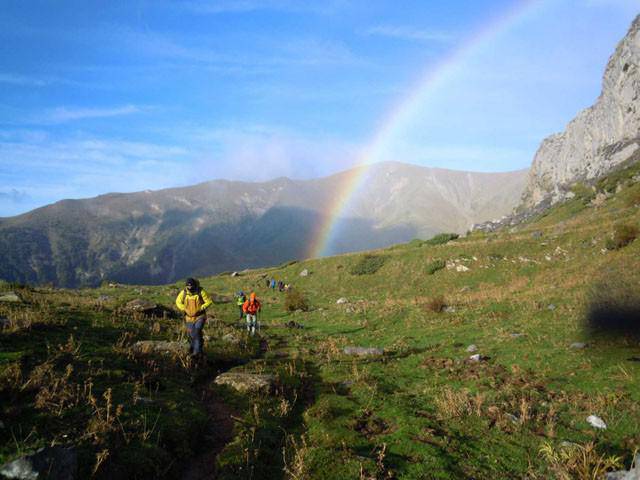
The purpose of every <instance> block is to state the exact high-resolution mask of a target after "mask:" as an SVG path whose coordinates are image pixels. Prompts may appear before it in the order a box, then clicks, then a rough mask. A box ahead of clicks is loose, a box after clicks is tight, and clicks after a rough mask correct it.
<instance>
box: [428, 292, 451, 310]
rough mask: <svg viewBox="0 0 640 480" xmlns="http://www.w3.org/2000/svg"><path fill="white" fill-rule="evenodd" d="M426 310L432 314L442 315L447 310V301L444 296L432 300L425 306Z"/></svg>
mask: <svg viewBox="0 0 640 480" xmlns="http://www.w3.org/2000/svg"><path fill="white" fill-rule="evenodd" d="M425 308H426V309H427V310H429V311H431V312H436V313H440V312H443V311H444V309H445V308H447V301H446V300H445V299H444V297H443V296H442V295H438V296H436V297H433V298H431V299H430V300H429V301H428V302H427V303H426V305H425Z"/></svg>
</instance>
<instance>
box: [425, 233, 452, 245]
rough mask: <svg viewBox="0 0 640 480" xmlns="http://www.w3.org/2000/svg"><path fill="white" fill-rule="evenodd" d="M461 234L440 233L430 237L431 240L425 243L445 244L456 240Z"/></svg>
mask: <svg viewBox="0 0 640 480" xmlns="http://www.w3.org/2000/svg"><path fill="white" fill-rule="evenodd" d="M459 236H460V235H458V234H457V233H440V234H438V235H436V236H435V237H432V238H430V239H429V240H425V242H424V243H425V245H444V244H445V243H448V242H450V241H451V240H455V239H456V238H458V237H459Z"/></svg>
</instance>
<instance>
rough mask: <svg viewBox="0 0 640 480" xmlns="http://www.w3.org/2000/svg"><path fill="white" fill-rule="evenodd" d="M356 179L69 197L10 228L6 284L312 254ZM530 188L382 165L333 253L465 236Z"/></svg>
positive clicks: (139, 279)
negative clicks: (333, 207)
mask: <svg viewBox="0 0 640 480" xmlns="http://www.w3.org/2000/svg"><path fill="white" fill-rule="evenodd" d="M361 168H362V167H361ZM354 174H355V175H358V172H354V171H353V170H347V171H343V172H338V173H336V174H334V175H331V176H327V177H321V178H319V179H310V180H293V179H287V178H284V179H283V178H278V179H274V180H270V181H267V182H255V183H253V182H243V181H229V180H221V179H216V180H210V181H206V182H201V183H199V184H196V185H193V186H189V187H175V188H170V189H161V190H153V191H148V190H147V191H142V192H133V193H110V194H104V195H100V196H98V197H93V198H89V199H78V200H62V201H59V202H56V203H54V204H52V205H49V206H45V207H41V208H38V209H35V210H32V211H31V212H27V213H24V214H22V215H18V216H15V217H5V218H4V219H3V220H2V221H0V247H2V249H1V250H2V251H3V252H4V253H3V256H2V257H0V277H3V278H6V279H8V280H13V281H22V282H31V283H49V282H50V283H54V284H56V285H62V286H78V285H85V284H86V285H96V284H98V283H100V282H102V281H106V280H113V281H120V282H134V283H166V282H168V281H173V280H175V279H178V278H181V277H183V276H185V275H188V274H190V273H192V274H196V275H204V274H213V273H218V272H220V271H224V270H238V269H243V268H247V267H257V266H267V265H276V264H278V263H282V262H284V261H288V260H291V259H300V258H306V256H307V255H308V251H309V245H310V244H312V243H313V241H314V240H315V235H316V234H317V233H316V232H317V227H318V225H319V223H320V222H326V221H327V219H326V211H325V209H326V207H327V206H328V205H330V204H332V202H333V200H334V199H335V198H336V195H338V194H339V193H341V192H343V191H345V189H346V188H348V186H349V181H350V180H351V179H352V177H353V175H354ZM524 182H525V171H522V170H520V171H516V172H505V173H496V174H491V173H477V172H460V171H455V170H447V169H437V168H430V167H421V166H417V165H411V164H404V163H400V162H387V163H381V164H375V165H372V166H371V167H370V168H368V171H367V176H366V180H365V185H364V188H362V189H361V191H359V192H356V193H355V195H354V196H353V198H352V201H351V202H349V203H350V205H349V208H347V209H345V211H344V218H342V219H341V220H340V230H341V233H340V234H339V235H337V237H336V239H335V245H333V246H332V248H331V250H330V251H329V253H343V252H348V251H356V250H364V249H369V248H379V247H384V246H388V245H391V244H393V243H399V242H403V241H408V240H411V239H412V238H415V237H423V238H424V237H427V236H430V235H433V234H435V233H439V232H442V231H457V232H463V231H465V230H466V229H468V228H469V226H470V225H471V224H472V223H475V220H482V219H484V218H493V217H496V216H497V217H500V216H502V215H505V214H507V213H508V212H509V211H510V210H511V208H512V207H513V206H515V204H516V203H517V201H518V199H519V197H520V194H521V192H522V189H523V188H524ZM498 187H504V188H498Z"/></svg>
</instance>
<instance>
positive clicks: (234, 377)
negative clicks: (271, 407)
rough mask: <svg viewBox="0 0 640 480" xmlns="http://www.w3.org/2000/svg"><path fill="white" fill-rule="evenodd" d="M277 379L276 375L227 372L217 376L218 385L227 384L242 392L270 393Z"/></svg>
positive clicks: (216, 382)
mask: <svg viewBox="0 0 640 480" xmlns="http://www.w3.org/2000/svg"><path fill="white" fill-rule="evenodd" d="M275 381H276V377H275V375H271V374H258V373H241V372H237V373H236V372H225V373H222V374H220V375H218V376H217V377H216V379H215V380H214V382H215V384H216V385H226V386H229V387H231V388H233V389H234V390H236V391H238V392H240V393H269V391H270V390H271V389H272V388H273V386H274V384H275Z"/></svg>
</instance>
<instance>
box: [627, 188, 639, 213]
mask: <svg viewBox="0 0 640 480" xmlns="http://www.w3.org/2000/svg"><path fill="white" fill-rule="evenodd" d="M624 203H625V205H626V206H627V207H637V206H638V205H640V184H636V185H634V186H633V187H631V188H630V189H629V192H628V193H627V194H626V196H625V201H624Z"/></svg>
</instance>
